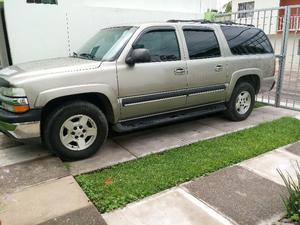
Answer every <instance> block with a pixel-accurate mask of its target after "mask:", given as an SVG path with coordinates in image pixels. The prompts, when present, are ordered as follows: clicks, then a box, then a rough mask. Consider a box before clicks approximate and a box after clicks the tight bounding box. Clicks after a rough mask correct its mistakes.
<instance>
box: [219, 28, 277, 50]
mask: <svg viewBox="0 0 300 225" xmlns="http://www.w3.org/2000/svg"><path fill="white" fill-rule="evenodd" d="M221 29H222V31H223V33H224V35H225V38H226V40H227V42H228V45H229V48H230V50H231V52H232V54H234V55H250V54H267V53H273V48H272V46H271V44H270V42H269V39H268V37H267V36H266V35H265V33H264V32H263V31H262V30H260V29H257V28H253V27H237V26H221Z"/></svg>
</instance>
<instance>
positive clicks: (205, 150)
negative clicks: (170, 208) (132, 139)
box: [76, 117, 300, 213]
mask: <svg viewBox="0 0 300 225" xmlns="http://www.w3.org/2000/svg"><path fill="white" fill-rule="evenodd" d="M297 140H300V121H299V120H297V119H294V118H289V117H285V118H281V119H279V120H275V121H273V122H268V123H263V124H260V125H259V126H257V127H254V128H250V129H246V130H242V131H239V132H235V133H231V134H227V135H224V136H221V137H217V138H214V139H210V140H205V141H200V142H197V143H194V144H191V145H188V146H184V147H180V148H175V149H172V150H170V151H166V152H163V153H160V154H152V155H149V156H146V157H144V158H141V159H138V160H133V161H129V162H126V163H122V164H119V165H116V166H113V167H110V168H107V169H104V170H100V171H96V172H92V173H89V174H83V175H80V176H77V177H76V180H77V182H78V183H79V185H80V186H81V187H82V189H83V190H84V192H85V193H86V194H87V196H88V197H89V199H90V200H91V201H92V202H93V203H94V204H95V206H96V207H97V208H98V210H99V211H100V212H102V213H104V212H108V211H111V210H113V209H116V208H119V207H122V206H125V205H126V204H128V203H130V202H133V201H136V200H138V199H141V198H144V197H147V196H149V195H152V194H155V193H157V192H160V191H163V190H165V189H168V188H170V187H174V186H176V185H178V184H181V183H183V182H185V181H189V180H191V179H193V178H195V177H199V176H203V175H206V174H208V173H211V172H214V171H216V170H219V169H221V168H224V167H227V166H230V165H233V164H236V163H238V162H241V161H243V160H246V159H249V158H252V157H254V156H257V155H260V154H262V153H265V152H267V151H270V150H273V149H276V148H278V147H280V146H284V145H287V144H289V143H293V142H296V141H297Z"/></svg>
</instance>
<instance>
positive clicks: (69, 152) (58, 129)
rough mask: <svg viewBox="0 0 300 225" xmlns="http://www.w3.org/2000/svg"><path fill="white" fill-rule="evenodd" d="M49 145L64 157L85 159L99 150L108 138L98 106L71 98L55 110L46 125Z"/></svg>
mask: <svg viewBox="0 0 300 225" xmlns="http://www.w3.org/2000/svg"><path fill="white" fill-rule="evenodd" d="M44 129H45V130H44V132H43V133H44V137H43V139H44V142H45V144H46V146H47V147H48V148H49V149H50V150H52V151H53V152H54V153H55V154H57V155H58V156H59V157H60V158H62V159H64V160H78V159H84V158H87V157H89V156H91V155H93V154H94V153H95V152H97V151H98V150H99V149H100V147H101V146H102V145H103V143H104V142H105V140H106V138H107V133H108V124H107V120H106V118H105V116H104V114H103V113H102V112H101V111H100V109H99V108H98V107H96V106H95V105H93V104H91V103H88V102H81V101H78V102H70V103H67V104H66V105H64V106H62V107H60V108H58V109H56V110H54V111H53V112H52V113H51V114H50V115H49V116H48V119H47V121H46V124H45V126H44Z"/></svg>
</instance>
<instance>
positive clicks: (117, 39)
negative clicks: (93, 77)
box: [74, 27, 137, 61]
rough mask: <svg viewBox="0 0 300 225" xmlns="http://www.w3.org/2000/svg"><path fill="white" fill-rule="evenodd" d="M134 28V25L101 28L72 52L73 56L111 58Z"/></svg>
mask: <svg viewBox="0 0 300 225" xmlns="http://www.w3.org/2000/svg"><path fill="white" fill-rule="evenodd" d="M136 30H137V28H136V27H112V28H106V29H102V30H100V31H99V32H98V33H97V34H96V35H95V36H94V37H92V38H91V39H90V40H89V41H88V42H87V43H86V44H85V45H84V46H83V47H82V48H80V49H79V51H78V52H76V53H74V56H75V57H80V58H86V59H92V60H106V61H109V60H113V59H114V57H115V56H116V55H117V54H118V53H119V51H120V50H121V49H122V47H123V46H124V45H125V44H126V42H127V41H128V40H129V39H130V38H131V36H132V35H133V34H134V32H135V31H136Z"/></svg>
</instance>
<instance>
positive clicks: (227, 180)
mask: <svg viewBox="0 0 300 225" xmlns="http://www.w3.org/2000/svg"><path fill="white" fill-rule="evenodd" d="M183 187H184V188H186V189H187V190H188V191H189V192H190V193H191V194H193V195H194V196H196V197H197V198H198V199H202V200H203V201H204V202H206V203H208V204H209V205H210V206H212V207H213V208H215V209H217V210H218V211H220V212H221V213H223V214H225V215H226V216H228V217H229V218H231V219H233V220H234V221H235V222H237V223H238V224H243V225H256V224H266V223H265V222H264V221H270V220H271V221H274V216H276V217H278V219H279V218H280V217H281V216H282V215H283V214H284V207H283V203H282V199H281V195H283V196H284V195H285V194H286V190H285V188H284V187H283V186H281V185H278V184H276V183H274V182H272V181H270V180H267V179H265V178H263V177H261V176H258V175H256V174H254V173H252V172H250V171H249V170H247V169H244V168H242V167H239V166H234V167H229V168H226V169H222V170H220V171H217V172H215V173H212V174H210V175H209V176H207V177H201V178H199V179H196V180H195V181H192V182H190V183H188V184H185V185H184V186H183Z"/></svg>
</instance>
